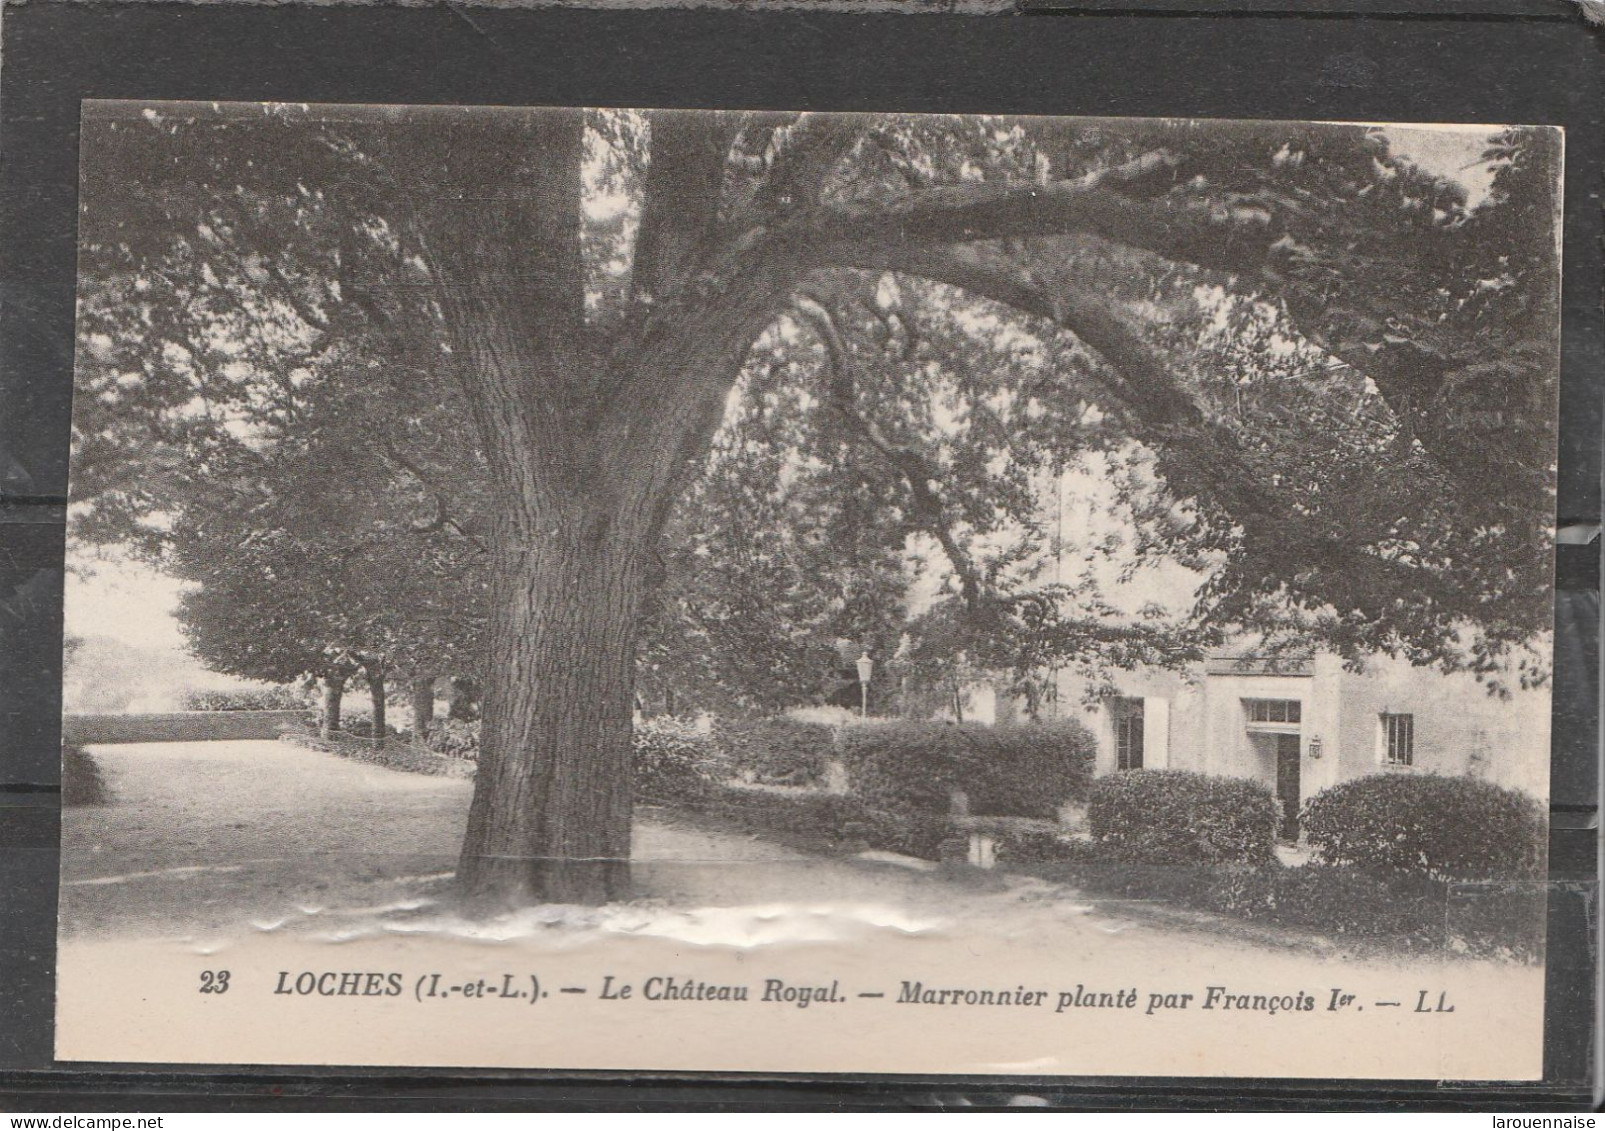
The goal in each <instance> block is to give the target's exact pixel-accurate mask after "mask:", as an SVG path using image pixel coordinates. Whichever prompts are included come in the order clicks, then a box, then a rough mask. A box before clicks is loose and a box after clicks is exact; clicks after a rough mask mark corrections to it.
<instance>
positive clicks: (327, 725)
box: [318, 675, 346, 738]
mask: <svg viewBox="0 0 1605 1131" xmlns="http://www.w3.org/2000/svg"><path fill="white" fill-rule="evenodd" d="M345 693H346V680H345V676H343V675H326V676H324V677H323V710H322V711H321V712H320V713H319V715H318V734H319V735H321V736H322V737H323V738H332V737H333V736H334V735H336V734H338V733H340V703H341V701H342V700H343V699H344V698H345Z"/></svg>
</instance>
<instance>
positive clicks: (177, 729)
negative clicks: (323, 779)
mask: <svg viewBox="0 0 1605 1131" xmlns="http://www.w3.org/2000/svg"><path fill="white" fill-rule="evenodd" d="M309 717H310V716H309V715H308V713H307V712H304V711H175V712H172V713H170V714H163V715H68V716H66V717H65V718H64V719H62V720H61V738H62V741H63V742H67V743H70V744H76V745H79V746H93V745H102V744H106V743H117V742H217V741H222V740H238V739H273V738H277V737H278V736H279V732H280V731H282V730H285V729H295V728H300V727H303V726H305V725H306V721H307V719H308V718H309Z"/></svg>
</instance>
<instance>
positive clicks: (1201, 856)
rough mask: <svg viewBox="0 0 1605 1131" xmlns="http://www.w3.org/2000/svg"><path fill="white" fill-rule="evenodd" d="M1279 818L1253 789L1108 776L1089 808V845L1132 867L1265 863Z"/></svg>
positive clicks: (1227, 782)
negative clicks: (1097, 846) (1090, 836)
mask: <svg viewBox="0 0 1605 1131" xmlns="http://www.w3.org/2000/svg"><path fill="white" fill-rule="evenodd" d="M1279 816H1280V811H1279V808H1278V806H1277V804H1276V799H1275V798H1274V797H1273V796H1272V795H1271V791H1270V790H1268V789H1266V788H1265V787H1264V786H1263V785H1260V784H1259V783H1258V782H1252V781H1247V780H1245V779H1243V778H1224V777H1207V776H1205V775H1203V774H1194V773H1189V772H1187V771H1185V770H1141V771H1138V772H1135V773H1126V774H1109V775H1106V776H1105V777H1102V778H1099V779H1098V782H1097V784H1096V785H1094V786H1093V789H1092V797H1091V801H1090V802H1089V804H1088V806H1087V826H1088V828H1089V830H1090V831H1091V833H1092V838H1093V840H1095V841H1097V842H1098V844H1099V845H1100V846H1101V847H1102V848H1103V849H1104V851H1105V853H1106V855H1107V856H1108V857H1109V858H1110V859H1114V860H1123V861H1127V862H1129V863H1133V864H1225V863H1231V864H1264V863H1266V862H1267V861H1269V860H1271V859H1272V858H1273V856H1274V854H1275V849H1276V825H1277V820H1278V817H1279Z"/></svg>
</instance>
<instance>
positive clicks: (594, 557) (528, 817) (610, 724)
mask: <svg viewBox="0 0 1605 1131" xmlns="http://www.w3.org/2000/svg"><path fill="white" fill-rule="evenodd" d="M607 518H608V516H606V515H604V514H600V513H596V514H593V516H592V518H591V520H590V521H585V520H583V519H580V520H579V521H571V522H569V523H564V524H562V525H560V526H557V527H544V528H542V529H530V528H528V527H524V526H522V525H521V524H519V523H516V522H511V521H510V522H506V523H504V526H503V530H502V531H501V533H500V536H499V537H498V539H497V545H496V548H495V551H494V552H495V553H496V557H497V561H496V568H495V571H494V581H493V586H492V601H493V609H494V614H495V615H494V616H493V617H492V620H491V624H492V628H491V633H490V657H489V660H490V663H489V667H488V671H489V673H490V674H489V679H488V683H487V687H486V694H485V701H484V718H483V722H482V724H481V725H482V727H483V731H482V734H481V743H480V747H481V753H480V762H479V769H478V772H477V774H476V776H475V780H474V800H473V805H472V808H471V810H470V813H469V819H468V834H467V837H466V840H465V842H464V845H463V852H462V859H461V862H460V865H459V868H458V877H459V880H460V881H461V882H462V884H463V886H464V888H465V893H466V894H467V895H468V896H469V898H470V899H471V900H483V901H494V902H497V903H505V902H514V903H516V902H522V901H527V900H530V899H536V900H544V901H548V902H557V903H601V902H606V901H608V900H613V899H620V898H624V897H625V896H626V895H627V894H628V883H629V855H630V817H631V784H632V782H631V778H632V775H631V758H630V753H631V747H630V734H631V706H632V704H633V703H634V698H635V633H636V619H637V615H638V613H639V611H640V607H641V601H642V597H643V595H644V593H645V589H646V585H645V576H644V571H643V567H642V564H641V563H642V555H641V553H640V549H639V546H638V545H637V544H636V542H635V541H634V539H633V538H631V537H629V536H628V534H627V532H621V531H617V530H610V529H608V526H609V523H608V522H607ZM587 528H589V530H588V529H587ZM598 530H600V531H601V533H600V534H598V533H595V532H596V531H598Z"/></svg>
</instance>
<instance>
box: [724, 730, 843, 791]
mask: <svg viewBox="0 0 1605 1131" xmlns="http://www.w3.org/2000/svg"><path fill="white" fill-rule="evenodd" d="M713 741H714V745H715V746H716V747H717V749H718V754H719V757H720V759H721V761H722V762H723V763H724V765H725V766H727V767H728V768H729V770H730V771H731V772H732V773H735V774H739V775H742V776H745V777H750V778H751V779H752V780H753V781H756V782H761V783H762V784H764V785H819V784H820V783H821V782H823V781H824V780H825V767H826V766H827V765H828V764H829V762H830V760H831V758H833V757H834V756H835V753H836V735H835V731H833V730H832V729H831V728H830V727H828V726H825V725H823V724H821V723H807V722H800V721H798V720H796V719H788V718H773V719H728V720H724V719H722V720H720V721H719V722H718V723H717V724H716V725H715V727H714V731H713Z"/></svg>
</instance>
